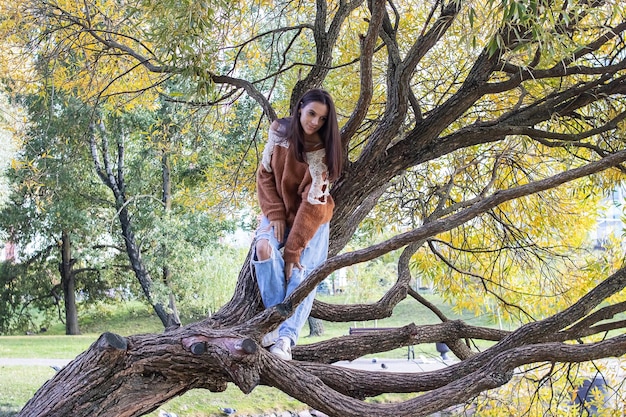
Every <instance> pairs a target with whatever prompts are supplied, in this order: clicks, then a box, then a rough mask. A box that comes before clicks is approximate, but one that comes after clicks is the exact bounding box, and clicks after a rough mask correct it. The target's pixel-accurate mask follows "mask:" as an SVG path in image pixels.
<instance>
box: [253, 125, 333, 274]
mask: <svg viewBox="0 0 626 417" xmlns="http://www.w3.org/2000/svg"><path fill="white" fill-rule="evenodd" d="M276 128H277V125H276V124H275V123H274V124H272V127H271V128H270V131H269V135H268V143H267V145H266V146H265V150H264V151H263V160H262V161H261V164H260V165H259V168H258V170H257V196H258V199H259V205H260V206H261V211H262V212H263V214H264V215H265V216H266V217H267V218H268V219H269V220H270V221H273V220H285V221H286V223H287V227H288V228H290V229H291V230H290V231H289V236H288V238H287V241H286V242H285V250H284V255H283V258H284V260H285V262H293V263H296V262H299V261H300V255H301V253H302V250H303V249H304V248H305V247H306V245H307V244H308V243H309V241H310V240H311V239H312V238H313V236H314V235H315V233H316V232H317V229H318V228H319V226H321V225H322V224H324V223H328V222H329V221H330V219H331V217H332V215H333V209H334V208H335V202H334V201H333V199H332V197H331V196H330V194H329V193H328V191H329V189H328V187H329V183H328V168H327V167H326V164H325V162H324V155H325V151H324V149H323V148H321V149H317V150H311V151H309V152H306V162H299V161H298V160H296V157H295V155H294V153H293V152H292V151H291V150H290V149H289V143H288V142H287V139H286V138H284V137H281V135H280V134H279V133H278V131H277V129H276Z"/></svg>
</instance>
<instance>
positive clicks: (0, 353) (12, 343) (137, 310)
mask: <svg viewBox="0 0 626 417" xmlns="http://www.w3.org/2000/svg"><path fill="white" fill-rule="evenodd" d="M320 298H322V299H323V300H324V301H327V302H335V303H336V302H337V301H339V302H341V301H342V300H341V299H340V298H336V297H332V296H326V297H320ZM428 298H429V299H430V300H431V302H436V303H437V305H438V307H439V308H441V309H442V310H443V311H444V313H445V314H449V317H450V318H459V317H458V316H456V315H454V314H453V313H452V312H451V309H450V307H449V306H446V305H444V304H443V303H442V302H441V300H440V299H439V298H438V297H436V296H434V295H429V296H428ZM460 318H461V319H463V320H466V321H468V322H469V323H471V324H473V325H486V326H493V324H492V323H490V322H489V321H488V320H486V319H484V318H476V317H473V316H466V317H460ZM412 322H414V323H415V324H418V325H420V324H433V323H437V322H438V319H437V318H436V317H435V316H434V315H433V314H432V313H430V312H429V311H427V310H426V309H425V308H424V307H422V306H419V305H418V304H417V303H416V302H415V301H413V300H408V299H407V300H404V301H402V302H401V303H400V304H398V306H397V307H396V309H395V310H394V314H393V315H392V317H390V318H386V319H382V320H376V321H369V322H354V323H329V322H325V323H324V329H325V334H324V336H321V337H306V336H302V337H301V338H300V343H302V344H307V343H314V342H317V341H320V340H324V339H328V338H331V337H337V336H341V335H346V334H348V331H349V328H350V327H355V326H356V327H396V326H402V325H406V324H409V323H412ZM81 330H82V331H83V332H84V334H83V335H79V336H66V335H64V329H63V327H62V326H61V325H57V326H52V327H51V328H49V329H48V331H47V332H46V333H45V334H38V335H29V336H3V337H0V358H44V359H73V358H75V357H76V356H77V355H78V354H80V353H81V352H83V351H85V350H86V349H88V348H89V346H90V345H91V344H92V343H93V342H94V341H96V340H97V338H98V337H99V335H100V334H102V333H103V332H106V331H111V332H115V333H118V334H121V335H123V336H128V335H132V334H139V333H157V332H161V331H162V326H161V324H160V322H159V320H158V318H156V316H155V315H154V314H153V313H152V312H151V310H150V309H149V308H147V307H145V306H144V305H142V304H140V303H127V304H125V305H121V306H117V307H105V306H100V307H98V308H97V309H96V310H94V312H93V315H87V316H86V317H84V318H81ZM307 330H308V329H307V328H306V327H305V329H303V335H306V333H307ZM415 355H416V357H419V356H424V357H434V356H437V355H438V353H437V352H436V350H435V347H434V345H421V346H416V347H415ZM377 356H380V357H395V358H401V357H406V356H407V348H401V349H396V350H394V351H391V352H386V353H384V354H380V355H377ZM0 375H1V377H0V417H8V416H14V415H16V414H17V412H18V411H19V409H21V407H23V405H24V404H25V403H26V401H28V399H29V398H31V397H32V395H33V394H34V393H35V392H36V391H37V389H38V388H39V387H41V385H42V384H44V383H45V381H47V380H48V379H50V378H51V377H52V376H53V375H54V370H53V369H52V368H50V367H46V366H0ZM396 397H398V396H394V395H389V394H387V395H384V396H381V397H380V398H379V397H377V398H376V399H374V401H381V402H384V401H393V400H394V399H396ZM402 398H406V396H402ZM220 407H232V408H235V409H237V410H238V414H255V413H256V414H258V413H262V412H271V411H281V410H291V411H295V410H304V409H307V408H308V406H307V405H306V404H303V403H301V402H299V401H297V400H295V399H293V398H291V397H290V396H288V395H286V394H284V393H282V392H280V391H278V390H276V389H273V388H269V387H263V386H260V387H257V388H256V389H254V391H253V392H252V393H250V394H248V395H246V394H243V393H242V392H241V391H240V390H239V389H238V388H237V387H236V386H234V385H233V384H229V386H228V388H227V390H226V391H224V392H221V393H210V392H208V391H205V390H192V391H189V392H187V393H186V394H184V395H183V396H181V397H178V398H175V399H173V400H171V401H169V402H168V403H167V404H165V405H163V406H162V407H160V408H159V409H158V410H156V411H155V412H153V413H152V414H150V416H158V412H159V410H166V411H168V412H174V413H176V414H178V415H179V416H188V417H209V416H219V415H222V414H221V412H220Z"/></svg>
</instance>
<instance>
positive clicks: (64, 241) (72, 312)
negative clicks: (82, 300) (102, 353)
mask: <svg viewBox="0 0 626 417" xmlns="http://www.w3.org/2000/svg"><path fill="white" fill-rule="evenodd" d="M74 263H75V260H74V259H72V246H71V241H70V236H69V233H68V232H67V231H65V230H64V231H63V232H62V236H61V265H59V271H60V273H61V283H62V286H63V301H64V303H65V334H67V335H77V334H80V329H79V327H78V310H77V309H76V276H75V275H74V272H73V271H72V268H73V266H74Z"/></svg>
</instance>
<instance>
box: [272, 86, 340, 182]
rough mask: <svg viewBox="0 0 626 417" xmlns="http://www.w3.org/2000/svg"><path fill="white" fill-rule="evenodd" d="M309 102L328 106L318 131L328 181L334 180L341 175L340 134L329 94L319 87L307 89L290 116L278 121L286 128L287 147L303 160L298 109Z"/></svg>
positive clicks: (302, 137)
mask: <svg viewBox="0 0 626 417" xmlns="http://www.w3.org/2000/svg"><path fill="white" fill-rule="evenodd" d="M311 102H317V103H322V104H325V105H326V106H327V107H328V115H327V116H326V121H325V122H324V124H323V125H322V127H321V128H320V130H319V131H318V133H319V135H320V138H321V139H322V143H323V144H324V149H325V150H326V165H327V166H328V177H329V180H330V181H334V180H336V179H337V178H339V175H341V169H342V164H343V156H342V146H341V135H340V134H339V124H338V122H337V111H336V110H335V103H334V102H333V99H332V97H331V96H330V94H328V92H327V91H325V90H322V89H320V88H314V89H312V90H309V91H307V92H306V93H304V95H303V96H302V97H301V98H300V100H298V101H297V103H296V104H295V105H294V107H293V109H291V117H289V118H286V119H281V120H279V122H281V124H283V126H284V127H285V128H286V132H285V133H286V136H287V139H288V140H289V145H290V146H289V147H290V148H291V149H293V152H294V155H295V157H296V159H297V160H298V161H300V162H304V155H305V153H306V150H305V148H304V129H303V128H302V125H301V124H300V117H299V112H300V109H302V108H303V107H304V106H306V105H307V104H309V103H311ZM285 125H286V126H285Z"/></svg>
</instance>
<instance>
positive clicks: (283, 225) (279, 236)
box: [270, 220, 287, 243]
mask: <svg viewBox="0 0 626 417" xmlns="http://www.w3.org/2000/svg"><path fill="white" fill-rule="evenodd" d="M270 227H273V228H274V237H275V238H276V240H277V241H278V243H283V240H285V230H286V229H287V222H286V221H285V220H272V221H271V222H270Z"/></svg>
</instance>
